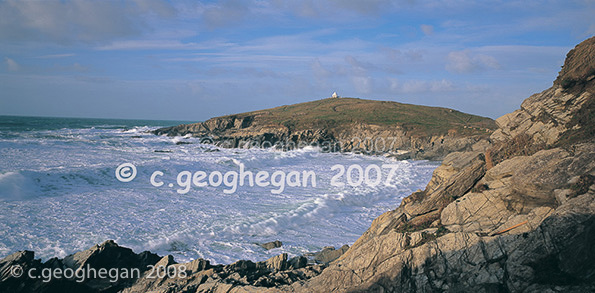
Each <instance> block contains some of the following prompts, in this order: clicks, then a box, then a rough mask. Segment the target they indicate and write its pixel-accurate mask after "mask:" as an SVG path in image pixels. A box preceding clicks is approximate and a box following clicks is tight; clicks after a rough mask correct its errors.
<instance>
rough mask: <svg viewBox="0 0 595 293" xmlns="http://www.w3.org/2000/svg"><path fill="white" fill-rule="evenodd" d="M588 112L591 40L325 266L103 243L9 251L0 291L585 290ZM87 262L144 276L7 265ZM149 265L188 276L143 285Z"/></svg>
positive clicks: (589, 281) (592, 180)
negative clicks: (180, 257) (186, 258)
mask: <svg viewBox="0 0 595 293" xmlns="http://www.w3.org/2000/svg"><path fill="white" fill-rule="evenodd" d="M594 108H595V37H592V38H590V39H587V40H585V41H583V42H582V43H581V44H579V45H577V46H576V47H575V48H574V49H573V50H571V51H570V52H569V53H568V55H567V58H566V61H565V64H564V66H563V68H562V70H561V71H560V74H559V76H558V78H557V79H556V80H555V81H554V84H553V86H552V87H551V88H549V89H547V90H545V91H543V92H541V93H538V94H535V95H533V96H531V97H529V98H528V99H526V100H525V101H524V102H523V103H522V105H521V107H520V109H519V110H516V111H514V112H513V113H510V114H507V115H504V116H502V117H500V118H498V119H497V120H496V123H497V125H498V129H497V130H495V131H494V132H493V133H491V135H490V137H489V139H488V138H486V139H478V140H477V141H476V142H475V143H473V144H472V146H466V147H465V148H463V151H455V152H450V153H449V154H448V155H447V156H446V157H445V158H444V161H443V163H442V165H441V166H439V167H438V168H437V169H436V170H435V171H434V174H433V176H432V179H431V181H430V183H429V184H428V185H427V187H426V188H425V190H423V191H422V190H420V191H417V192H415V193H413V194H412V195H410V196H409V197H407V198H406V199H404V200H403V202H402V203H401V205H400V206H399V207H398V208H397V209H395V210H393V211H389V212H386V213H384V214H383V215H381V216H379V217H378V218H376V219H375V220H374V221H373V223H372V225H371V227H370V228H369V229H368V230H367V231H366V232H365V233H364V234H363V235H362V236H361V237H360V238H359V239H358V240H357V241H356V242H355V243H354V244H353V246H351V247H349V248H346V247H345V248H341V249H340V250H341V251H339V252H336V251H335V250H330V249H328V251H329V252H331V254H332V256H333V257H334V256H337V257H338V258H337V259H336V260H334V261H330V262H329V263H328V264H326V265H324V264H322V265H321V264H308V261H307V259H305V257H303V256H302V257H296V258H292V259H288V258H287V255H286V254H281V255H279V256H275V257H273V258H271V259H269V260H267V261H264V262H258V263H253V262H251V261H243V260H241V261H237V262H235V263H233V264H230V265H211V264H210V263H209V262H208V261H206V260H202V259H198V260H195V261H193V262H190V263H187V264H176V263H175V262H174V260H173V258H171V256H165V257H162V258H160V257H159V256H157V255H155V254H152V253H150V252H142V253H139V254H135V253H133V252H132V251H131V250H130V249H127V248H123V247H119V246H117V245H116V244H115V243H113V242H111V241H108V242H105V243H103V244H101V245H98V246H95V247H93V248H91V249H89V250H86V251H83V252H79V253H76V254H74V255H71V256H68V257H66V258H64V259H51V260H48V261H47V262H45V263H41V262H40V261H39V260H35V259H34V254H33V252H29V251H21V252H17V253H14V254H12V255H11V256H8V257H6V258H4V259H3V260H1V261H0V291H2V292H63V291H73V292H77V291H81V292H82V291H84V292H148V291H151V292H443V291H446V292H469V291H474V292H593V291H595V249H594V248H593V247H594V246H593V243H595V117H594V116H593V115H594V114H593V110H594ZM243 123H244V122H242V123H240V126H241V125H243ZM180 134H182V133H180ZM342 251H344V253H342ZM304 259H305V260H304ZM86 264H89V265H92V266H93V267H98V268H99V267H104V268H123V267H126V268H131V267H132V268H138V269H143V268H145V269H144V270H143V271H142V272H143V273H142V277H138V278H131V279H123V280H121V281H120V282H109V280H105V279H97V278H95V279H89V280H86V281H85V282H80V283H79V282H76V281H65V280H63V279H59V280H52V281H51V282H42V281H41V280H40V279H30V278H26V277H20V278H16V277H14V276H13V275H11V273H14V271H13V270H12V269H11V268H13V267H14V266H15V265H19V266H21V268H23V269H24V270H26V269H29V268H38V269H42V268H62V269H64V268H80V267H81V266H84V265H86ZM148 264H153V265H159V266H162V267H164V268H165V269H167V268H173V269H174V271H177V272H180V271H183V272H185V273H186V274H187V276H186V277H184V278H176V277H168V276H164V277H160V278H151V279H149V278H147V277H146V275H147V274H148V273H150V272H147V270H146V266H147V265H148ZM181 265H184V268H183V270H180V266H181Z"/></svg>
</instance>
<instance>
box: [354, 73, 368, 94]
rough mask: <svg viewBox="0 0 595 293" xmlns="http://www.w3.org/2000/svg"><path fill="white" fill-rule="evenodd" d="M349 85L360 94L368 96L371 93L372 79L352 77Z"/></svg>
mask: <svg viewBox="0 0 595 293" xmlns="http://www.w3.org/2000/svg"><path fill="white" fill-rule="evenodd" d="M351 84H352V85H353V87H354V88H355V90H356V91H357V92H358V93H360V94H364V95H366V94H370V93H371V92H372V78H371V77H369V76H353V77H351Z"/></svg>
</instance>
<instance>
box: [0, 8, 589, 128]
mask: <svg viewBox="0 0 595 293" xmlns="http://www.w3.org/2000/svg"><path fill="white" fill-rule="evenodd" d="M593 15H595V1H589V0H584V1H572V0H569V1H532V0H519V1H487V0H486V1H467V0H460V1H459V0H445V1H438V0H425V1H424V0H403V1H384V0H367V1H363V0H362V1H357V0H305V1H280V0H277V1H276V0H272V1H264V0H246V1H241V0H221V1H175V2H174V1H171V2H168V1H159V0H147V1H144V0H137V1H80V0H63V1H16V0H15V1H12V0H8V1H2V0H0V61H1V62H2V64H0V65H1V66H0V115H30V116H58V117H105V118H133V119H134V118H143V119H175V120H205V119H207V118H209V117H212V116H219V115H224V114H232V113H237V112H245V111H251V110H258V109H262V108H269V107H275V106H279V105H286V104H293V103H298V102H305V101H311V100H315V99H320V98H324V97H329V96H330V95H331V94H332V93H333V92H334V91H337V93H338V94H339V95H341V96H348V97H360V98H367V99H377V100H391V101H398V102H405V103H414V104H422V105H431V106H443V107H449V108H454V109H457V110H461V111H464V112H468V113H473V114H479V115H483V116H488V117H492V118H496V117H499V116H500V115H502V114H505V113H507V112H510V111H512V110H514V109H516V108H518V106H519V105H520V103H521V101H522V100H523V99H525V98H527V97H528V96H529V95H531V94H533V93H536V92H539V91H542V90H544V89H546V88H547V87H549V86H551V83H552V81H553V80H554V79H555V77H556V76H557V73H558V71H559V69H560V66H561V65H562V63H563V60H564V56H565V54H566V52H567V51H568V50H570V49H571V48H573V47H574V46H575V45H576V44H578V43H579V42H581V41H582V40H584V39H586V38H588V37H590V36H593V35H594V34H595V21H594V18H593Z"/></svg>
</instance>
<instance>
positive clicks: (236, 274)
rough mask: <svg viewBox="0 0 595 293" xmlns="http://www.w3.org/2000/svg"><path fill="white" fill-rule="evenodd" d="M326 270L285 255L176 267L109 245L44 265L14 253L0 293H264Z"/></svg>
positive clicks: (2, 268)
mask: <svg viewBox="0 0 595 293" xmlns="http://www.w3.org/2000/svg"><path fill="white" fill-rule="evenodd" d="M324 268H325V265H324V264H308V259H307V258H306V257H304V256H297V257H294V258H291V259H288V256H287V254H286V253H283V254H280V255H277V256H274V257H272V258H270V259H268V260H266V261H263V262H257V263H254V262H252V261H247V260H240V261H237V262H235V263H233V264H230V265H211V264H210V262H209V261H208V260H204V259H196V260H194V261H192V262H189V263H183V264H178V263H176V262H175V261H174V259H173V257H172V256H171V255H168V256H164V257H159V256H158V255H156V254H153V253H150V252H146V251H145V252H142V253H140V254H135V253H134V252H133V251H132V250H131V249H129V248H125V247H121V246H118V245H117V244H116V243H115V242H113V241H111V240H109V241H106V242H104V243H103V244H101V245H95V246H94V247H92V248H90V249H88V250H85V251H81V252H78V253H75V254H73V255H69V256H67V257H65V258H64V259H57V258H53V259H50V260H48V261H47V262H45V263H42V262H41V261H40V260H36V259H34V253H33V252H32V251H20V252H17V253H14V254H12V255H10V256H8V257H6V258H4V259H2V260H0V292H148V291H158V292H196V291H199V292H205V291H214V292H218V291H223V292H227V290H228V289H230V288H234V287H235V288H242V290H249V288H253V289H252V290H255V291H263V290H268V289H269V288H271V287H279V286H282V285H289V284H292V283H294V282H297V281H305V280H308V279H310V278H312V277H314V276H316V275H319V274H320V273H321V272H322V270H323V269H324ZM102 270H103V271H104V273H101V271H102ZM68 271H69V272H70V273H68ZM56 272H60V273H58V275H55V274H56ZM50 274H52V275H50Z"/></svg>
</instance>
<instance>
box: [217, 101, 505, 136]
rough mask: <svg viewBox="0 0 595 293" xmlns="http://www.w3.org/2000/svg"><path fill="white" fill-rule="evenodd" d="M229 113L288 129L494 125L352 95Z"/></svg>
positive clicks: (475, 130) (477, 130) (421, 130)
mask: <svg viewBox="0 0 595 293" xmlns="http://www.w3.org/2000/svg"><path fill="white" fill-rule="evenodd" d="M229 116H235V117H237V118H242V117H247V116H254V117H255V118H254V125H255V126H256V125H283V126H286V127H288V128H290V129H292V130H304V129H312V128H325V129H333V128H341V127H342V126H347V125H352V124H358V123H362V124H371V125H377V126H380V127H381V128H388V127H395V126H401V127H403V128H405V129H406V130H408V131H415V132H416V133H417V134H420V135H421V134H430V135H431V134H444V133H447V132H448V131H449V130H456V133H457V134H462V135H472V134H484V135H486V134H488V131H486V130H493V129H495V128H496V124H495V122H494V121H493V120H492V119H490V118H486V117H481V116H476V115H470V114H466V113H462V112H459V111H456V110H452V109H447V108H439V107H428V106H418V105H411V104H402V103H397V102H388V101H375V100H364V99H356V98H327V99H322V100H316V101H312V102H305V103H300V104H294V105H289V106H280V107H276V108H272V109H266V110H259V111H253V112H247V113H241V114H236V115H229ZM229 116H226V117H229Z"/></svg>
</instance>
